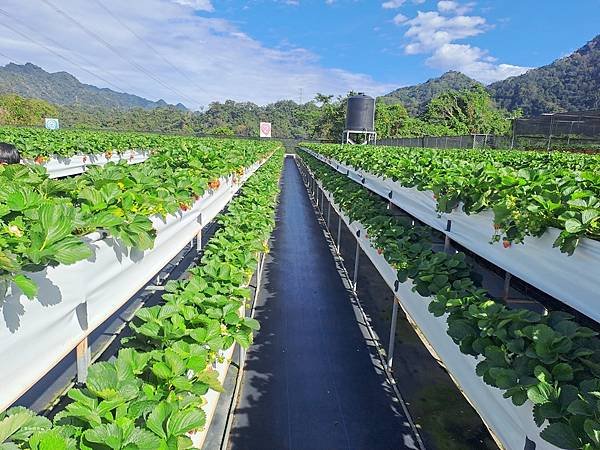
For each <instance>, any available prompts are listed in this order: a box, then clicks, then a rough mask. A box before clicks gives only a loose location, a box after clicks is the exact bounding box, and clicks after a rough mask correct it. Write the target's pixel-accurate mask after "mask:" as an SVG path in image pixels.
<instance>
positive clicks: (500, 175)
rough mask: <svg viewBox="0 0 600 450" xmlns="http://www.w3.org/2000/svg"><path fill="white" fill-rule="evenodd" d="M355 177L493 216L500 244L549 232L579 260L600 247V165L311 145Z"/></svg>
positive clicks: (549, 157) (584, 158) (562, 156)
mask: <svg viewBox="0 0 600 450" xmlns="http://www.w3.org/2000/svg"><path fill="white" fill-rule="evenodd" d="M307 147H309V148H311V149H313V150H314V151H316V152H318V153H320V154H322V155H324V156H326V157H329V158H333V159H335V160H336V161H338V162H341V163H344V164H347V165H350V166H352V167H354V168H356V169H361V170H365V171H367V172H369V173H371V174H374V175H376V176H380V177H384V178H389V179H392V180H393V181H395V182H398V183H399V184H401V185H402V186H405V187H409V188H413V187H414V188H417V189H419V190H429V191H432V192H433V195H434V198H435V199H436V200H437V208H438V211H440V212H446V213H449V212H451V211H452V210H453V209H454V208H457V207H459V205H462V206H463V209H464V211H465V212H466V213H467V214H476V213H479V212H482V211H485V210H493V211H494V216H495V221H494V222H495V223H494V227H495V229H496V231H495V232H494V235H493V240H495V241H498V240H500V239H503V240H504V241H505V242H506V243H507V244H508V243H520V242H522V241H523V239H524V238H525V236H535V237H539V236H541V235H543V234H544V233H545V232H546V231H547V230H548V228H549V227H554V228H558V229H560V230H561V233H560V235H559V236H558V238H557V239H556V241H555V243H554V246H555V247H559V248H560V249H561V251H563V252H566V253H568V254H572V253H573V252H574V251H575V249H576V247H577V245H578V244H579V242H580V239H581V238H582V237H588V238H591V239H596V240H600V199H599V197H600V157H599V156H595V155H583V154H574V153H562V152H554V153H547V152H546V153H544V152H522V151H497V150H473V151H470V150H436V149H421V148H395V147H369V146H364V147H360V148H357V147H353V146H340V145H318V144H307Z"/></svg>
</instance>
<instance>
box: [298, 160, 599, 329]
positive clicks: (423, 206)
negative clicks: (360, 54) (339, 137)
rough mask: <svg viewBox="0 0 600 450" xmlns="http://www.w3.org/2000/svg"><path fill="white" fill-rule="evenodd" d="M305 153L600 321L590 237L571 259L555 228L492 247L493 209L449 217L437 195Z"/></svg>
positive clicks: (595, 253) (457, 212) (596, 260)
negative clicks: (439, 205)
mask: <svg viewBox="0 0 600 450" xmlns="http://www.w3.org/2000/svg"><path fill="white" fill-rule="evenodd" d="M305 151H307V152H308V153H309V154H311V155H312V156H314V157H315V158H317V159H319V160H320V161H322V162H324V163H326V164H328V165H329V166H331V167H332V168H333V169H335V170H337V171H338V172H340V173H342V174H344V175H346V176H348V177H349V178H350V179H352V180H354V181H356V182H357V183H359V184H361V185H363V186H364V187H366V188H367V189H369V190H371V191H372V192H375V193H377V194H379V195H381V196H382V197H384V198H387V199H389V201H390V202H392V203H393V204H395V205H396V206H398V207H399V208H401V209H403V210H404V211H406V212H408V213H409V214H411V215H413V216H414V217H416V218H417V219H419V220H420V221H422V222H424V223H426V224H427V225H429V226H431V227H433V228H435V229H437V230H438V231H441V232H442V233H445V234H446V235H447V236H448V237H449V238H450V239H452V240H453V241H455V242H457V243H458V244H460V245H462V246H463V247H465V248H467V249H469V250H470V251H472V252H474V253H476V254H477V255H479V256H481V257H483V258H484V259H486V260H488V261H490V262H492V263H494V264H495V265H496V266H498V267H501V268H502V269H504V270H506V271H507V272H509V273H511V274H512V275H515V276H517V277H519V278H521V279H522V280H524V281H526V282H527V283H529V284H531V285H532V286H535V287H536V288H538V289H540V290H542V291H544V292H546V293H547V294H549V295H551V296H552V297H554V298H556V299H558V300H560V301H561V302H563V303H565V304H567V305H569V306H571V307H572V308H574V309H576V310H577V311H579V312H581V313H582V314H585V315H586V316H588V317H590V318H592V319H593V320H595V321H597V322H600V296H599V295H598V274H600V242H598V241H594V240H592V239H587V238H584V239H582V240H581V242H580V244H579V246H578V247H577V249H576V250H575V253H573V255H571V256H569V255H567V254H566V253H562V252H561V251H560V250H559V249H558V248H553V246H552V245H553V243H554V240H555V239H556V237H557V236H558V235H559V233H560V230H558V229H556V228H551V229H550V230H548V231H547V232H546V233H545V234H544V235H543V236H541V237H540V238H535V237H531V236H528V237H526V238H525V240H524V243H523V244H514V245H512V246H510V247H509V248H504V247H503V245H502V243H501V242H498V243H493V244H490V239H491V236H492V235H493V233H494V215H493V212H492V211H484V212H482V213H480V214H471V215H467V214H465V212H464V211H463V209H462V206H459V207H458V208H456V209H455V210H454V211H452V212H451V213H449V214H446V213H438V212H437V211H436V201H435V200H434V199H433V193H432V192H431V191H419V190H417V189H416V188H406V187H403V186H401V185H400V184H399V183H396V182H394V181H392V180H391V179H382V178H380V177H377V176H374V175H372V174H369V173H367V172H364V171H361V170H356V169H354V168H352V167H350V166H346V165H344V164H341V163H338V162H337V161H334V160H331V159H328V158H325V157H323V156H322V155H320V154H318V153H316V152H314V151H312V150H309V149H305ZM390 193H391V198H390ZM448 220H450V221H451V230H450V231H446V226H447V222H448Z"/></svg>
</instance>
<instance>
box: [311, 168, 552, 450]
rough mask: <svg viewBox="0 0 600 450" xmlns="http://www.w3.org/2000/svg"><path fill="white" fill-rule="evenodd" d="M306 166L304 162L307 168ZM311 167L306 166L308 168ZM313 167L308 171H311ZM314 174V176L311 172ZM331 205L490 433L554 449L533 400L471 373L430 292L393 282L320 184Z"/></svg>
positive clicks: (508, 444) (510, 444)
mask: <svg viewBox="0 0 600 450" xmlns="http://www.w3.org/2000/svg"><path fill="white" fill-rule="evenodd" d="M307 169H308V168H307ZM308 170H309V172H310V169H308ZM311 173H312V172H311ZM313 178H315V179H316V177H314V175H313ZM316 180H317V184H318V185H319V187H320V188H321V189H322V190H323V191H324V192H325V194H326V197H327V199H328V201H329V202H330V203H331V207H332V208H333V209H334V210H335V211H336V213H337V214H338V215H339V216H340V217H341V218H342V220H343V221H344V223H345V224H346V225H347V226H348V228H349V230H350V231H351V232H352V233H353V234H354V236H355V237H356V239H357V240H358V244H359V245H360V247H361V249H362V250H363V251H364V252H365V254H366V255H367V256H368V257H369V259H370V260H371V262H372V263H373V265H374V266H375V268H376V269H377V271H378V272H379V273H380V275H381V276H382V278H383V279H384V280H385V282H386V284H387V285H388V287H389V288H390V289H391V290H392V291H393V292H394V293H395V296H396V298H397V299H398V301H399V304H400V306H401V307H402V309H403V310H404V312H405V313H406V314H407V316H408V317H409V318H410V320H411V322H412V324H413V326H416V327H417V328H418V331H419V333H418V334H419V337H421V339H424V340H425V345H426V346H427V348H428V349H429V350H430V351H431V352H432V353H433V355H434V357H435V358H436V359H437V360H438V361H441V362H442V363H443V365H444V367H445V368H446V370H447V371H448V372H449V374H450V376H451V377H452V379H453V380H454V382H455V383H456V384H457V386H458V387H459V389H460V390H461V391H462V392H463V394H464V396H465V397H466V398H467V400H468V401H469V402H470V403H471V404H472V405H473V407H474V408H475V410H476V411H477V413H478V414H479V415H480V416H481V418H482V420H483V421H484V423H485V424H486V426H487V427H488V428H489V430H490V431H491V433H492V434H493V435H494V436H495V438H496V439H497V440H499V441H500V443H501V444H502V446H503V447H504V448H506V449H523V448H524V446H525V442H526V438H528V439H530V440H531V441H533V442H535V444H536V449H537V450H557V447H555V446H553V445H551V444H549V443H548V442H546V441H544V440H543V439H542V438H541V437H540V436H539V433H540V431H541V429H540V428H538V427H537V425H536V424H535V422H534V421H533V405H532V404H531V403H530V402H527V403H526V404H525V405H523V406H515V405H513V403H512V401H511V400H510V399H505V398H504V397H502V391H501V390H500V389H497V388H495V387H492V386H489V385H487V384H485V383H484V381H483V379H481V378H480V377H479V376H477V374H476V373H475V366H476V365H477V363H478V362H479V361H478V360H477V359H476V358H474V357H472V356H470V355H465V354H464V353H462V352H461V351H460V350H459V348H458V346H457V345H456V344H455V343H454V341H453V340H452V338H450V336H448V334H447V333H446V330H447V328H448V327H447V323H446V316H443V317H435V316H434V315H433V314H431V313H430V312H429V311H428V309H427V307H428V305H429V303H430V302H431V300H432V299H431V298H425V297H421V296H420V295H419V294H417V293H416V292H414V291H413V290H412V287H413V283H412V281H410V280H408V281H407V282H405V283H398V287H397V288H396V282H397V279H398V277H397V271H396V270H395V269H394V268H393V267H392V266H391V265H389V264H388V262H387V261H386V260H385V257H384V255H380V254H379V253H378V252H377V250H376V249H375V248H374V247H373V246H372V245H371V243H370V241H369V240H368V239H367V238H365V236H366V235H367V232H366V230H365V229H364V227H363V226H362V224H360V223H359V222H356V221H355V222H351V221H350V218H349V217H348V216H347V215H346V214H345V213H344V212H343V211H342V210H341V209H340V207H339V206H338V205H337V203H336V202H335V197H334V196H333V195H332V194H331V193H330V192H329V191H327V190H326V189H324V188H323V185H322V184H321V182H320V181H319V180H318V179H316Z"/></svg>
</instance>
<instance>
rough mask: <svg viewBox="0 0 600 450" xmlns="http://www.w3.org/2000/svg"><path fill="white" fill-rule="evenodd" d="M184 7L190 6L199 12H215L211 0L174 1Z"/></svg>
mask: <svg viewBox="0 0 600 450" xmlns="http://www.w3.org/2000/svg"><path fill="white" fill-rule="evenodd" d="M173 1H174V2H175V3H178V4H180V5H182V6H190V7H192V8H194V9H195V10H198V11H209V12H212V11H214V10H215V8H214V7H213V5H212V3H211V1H210V0H173Z"/></svg>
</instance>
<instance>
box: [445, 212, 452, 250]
mask: <svg viewBox="0 0 600 450" xmlns="http://www.w3.org/2000/svg"><path fill="white" fill-rule="evenodd" d="M451 230H452V221H451V220H449V219H448V222H446V232H448V233H449V232H450V231H451ZM449 251H450V237H449V236H448V235H447V234H446V235H445V237H444V252H445V253H448V252H449Z"/></svg>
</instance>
